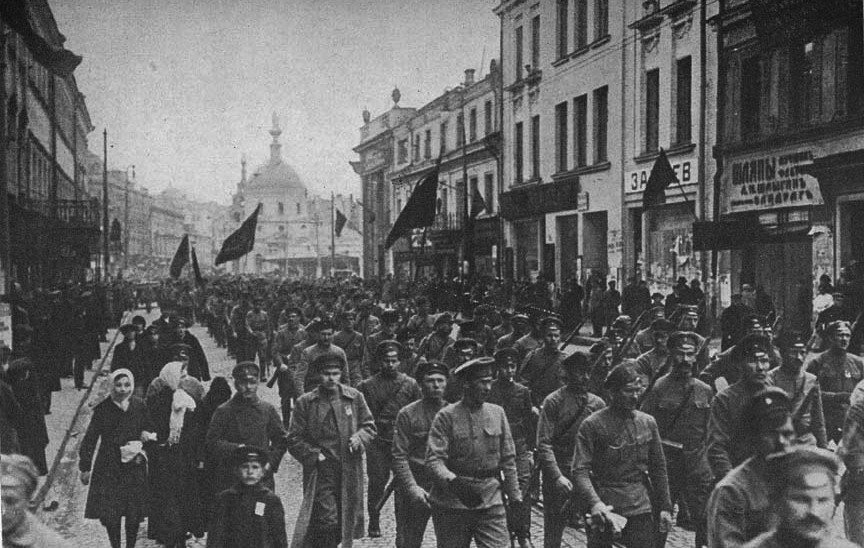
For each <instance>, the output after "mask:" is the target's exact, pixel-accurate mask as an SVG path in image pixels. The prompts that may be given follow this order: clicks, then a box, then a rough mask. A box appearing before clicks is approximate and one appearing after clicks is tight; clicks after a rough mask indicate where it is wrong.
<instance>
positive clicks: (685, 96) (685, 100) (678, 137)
mask: <svg viewBox="0 0 864 548" xmlns="http://www.w3.org/2000/svg"><path fill="white" fill-rule="evenodd" d="M675 68H676V80H677V81H676V85H675V141H676V142H677V143H678V144H679V145H684V144H689V143H690V141H691V139H692V133H693V130H692V127H691V126H692V123H693V120H692V114H691V112H690V93H691V90H690V84H691V80H690V79H691V76H690V71H691V61H690V57H685V58H683V59H678V62H677V63H676V65H675Z"/></svg>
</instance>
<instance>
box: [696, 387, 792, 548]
mask: <svg viewBox="0 0 864 548" xmlns="http://www.w3.org/2000/svg"><path fill="white" fill-rule="evenodd" d="M740 421H741V424H742V425H743V430H742V434H743V436H744V438H745V441H746V443H748V444H749V445H750V446H751V447H753V455H752V456H751V457H750V458H748V459H747V460H745V461H744V462H742V463H741V464H739V465H738V466H737V467H735V468H734V469H733V470H731V471H730V472H729V473H728V474H726V475H725V476H724V477H723V478H722V479H721V480H720V481H719V483H717V486H716V487H715V488H714V491H713V492H712V493H711V496H710V497H709V499H708V516H709V518H710V519H709V520H708V548H738V547H740V546H743V545H744V544H745V543H746V542H748V541H750V540H752V539H754V538H755V537H757V536H758V535H760V534H762V533H764V532H765V531H767V530H768V529H769V528H770V524H771V520H770V506H771V503H770V500H771V499H770V496H771V493H770V489H769V482H770V472H769V468H770V464H769V461H768V456H769V455H771V454H773V453H779V452H783V451H788V450H789V449H790V448H791V447H792V443H793V440H794V439H795V429H794V428H793V427H792V416H791V414H790V408H789V397H788V396H787V395H786V392H784V391H783V390H781V389H780V388H777V387H773V386H772V387H768V388H765V389H764V390H762V391H760V392H758V393H757V394H755V395H754V396H753V397H752V399H751V400H750V401H749V402H748V403H747V405H746V407H745V408H744V413H743V414H742V416H741V418H740Z"/></svg>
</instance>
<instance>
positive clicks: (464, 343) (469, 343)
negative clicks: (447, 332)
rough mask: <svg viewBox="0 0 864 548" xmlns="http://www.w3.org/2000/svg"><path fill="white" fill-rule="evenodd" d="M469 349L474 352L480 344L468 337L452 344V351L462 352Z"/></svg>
mask: <svg viewBox="0 0 864 548" xmlns="http://www.w3.org/2000/svg"><path fill="white" fill-rule="evenodd" d="M469 347H470V348H473V349H474V350H475V351H476V350H477V349H478V348H479V347H480V344H479V343H478V342H477V341H475V340H474V339H472V338H470V337H465V338H462V339H457V340H456V342H455V343H453V349H454V350H462V349H464V348H469Z"/></svg>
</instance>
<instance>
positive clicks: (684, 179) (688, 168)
mask: <svg viewBox="0 0 864 548" xmlns="http://www.w3.org/2000/svg"><path fill="white" fill-rule="evenodd" d="M669 163H670V164H672V169H674V170H675V175H677V176H678V181H680V183H681V184H682V185H689V184H693V183H695V182H696V167H697V166H696V160H695V159H694V158H684V159H681V160H677V159H675V158H670V159H669ZM652 167H654V164H653V163H652V164H650V165H648V166H646V167H644V168H643V169H637V170H636V171H630V172H628V173H627V174H626V176H625V179H624V185H625V187H624V191H625V192H626V193H627V194H636V193H639V192H642V191H643V190H645V185H646V184H647V183H648V177H649V176H650V175H651V168H652Z"/></svg>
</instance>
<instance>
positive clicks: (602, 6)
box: [594, 0, 609, 40]
mask: <svg viewBox="0 0 864 548" xmlns="http://www.w3.org/2000/svg"><path fill="white" fill-rule="evenodd" d="M607 34H609V0H594V39H595V40H599V39H601V38H603V37H604V36H606V35H607Z"/></svg>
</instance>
